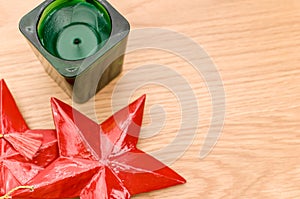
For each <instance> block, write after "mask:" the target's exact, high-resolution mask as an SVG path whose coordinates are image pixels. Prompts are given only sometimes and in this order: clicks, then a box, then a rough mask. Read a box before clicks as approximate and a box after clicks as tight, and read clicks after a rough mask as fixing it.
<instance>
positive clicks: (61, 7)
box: [19, 0, 130, 103]
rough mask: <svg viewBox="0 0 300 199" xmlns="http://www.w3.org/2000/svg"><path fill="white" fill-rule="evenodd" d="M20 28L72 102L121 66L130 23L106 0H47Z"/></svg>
mask: <svg viewBox="0 0 300 199" xmlns="http://www.w3.org/2000/svg"><path fill="white" fill-rule="evenodd" d="M19 27H20V31H21V32H22V33H23V34H24V36H25V37H26V38H27V40H28V41H29V44H30V45H31V47H32V49H33V51H34V53H35V54H36V56H37V57H38V58H39V60H40V61H41V63H42V64H43V66H44V68H45V70H46V72H47V73H48V74H49V75H50V76H51V77H52V78H53V79H54V80H55V81H56V82H57V83H58V84H59V85H60V86H61V87H62V88H63V90H65V91H66V92H67V93H68V94H69V96H72V97H73V99H74V101H76V102H79V103H83V102H86V101H87V100H89V99H90V98H91V97H92V96H94V95H95V94H96V93H97V92H98V91H99V90H101V89H102V88H103V87H104V86H105V85H107V84H108V83H109V82H110V81H111V80H112V79H114V78H115V77H116V76H117V75H118V74H119V73H120V72H121V71H122V66H123V60H124V54H125V50H126V44H127V38H128V34H129V31H130V26H129V23H128V21H127V20H126V19H125V18H124V17H123V16H122V15H121V14H120V13H119V12H118V11H116V10H115V9H114V8H113V7H112V6H111V5H110V4H109V3H108V2H107V1H105V0H46V1H44V2H43V3H42V4H40V5H39V6H38V7H36V8H35V9H33V10H32V11H31V12H29V13H28V14H27V15H25V16H24V17H23V18H22V19H21V21H20V24H19Z"/></svg>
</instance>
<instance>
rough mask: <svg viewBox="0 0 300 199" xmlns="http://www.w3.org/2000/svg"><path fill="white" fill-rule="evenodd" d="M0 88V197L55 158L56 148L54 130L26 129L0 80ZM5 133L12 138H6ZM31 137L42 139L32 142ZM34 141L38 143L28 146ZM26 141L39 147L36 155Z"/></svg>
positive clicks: (13, 102)
mask: <svg viewBox="0 0 300 199" xmlns="http://www.w3.org/2000/svg"><path fill="white" fill-rule="evenodd" d="M0 90H1V91H0V92H1V93H0V174H1V175H0V196H1V195H4V194H6V193H7V192H9V191H10V190H12V189H13V188H16V187H17V186H20V185H23V184H25V183H26V182H28V181H29V180H30V179H32V178H33V177H34V176H35V175H36V174H37V173H38V172H39V171H41V170H42V169H43V168H44V167H46V166H48V165H49V164H50V163H51V162H52V161H53V160H54V159H56V158H57V156H58V148H57V140H56V132H55V131H54V130H30V129H29V128H28V126H27V124H26V123H25V121H24V119H23V117H22V115H21V113H20V111H19V109H18V107H17V105H16V103H15V101H14V99H13V97H12V95H11V93H10V91H9V90H8V88H7V85H6V83H5V82H4V80H1V81H0ZM9 136H12V137H11V138H9ZM35 138H38V139H40V138H41V139H42V140H37V142H35V140H34V139H35ZM12 142H13V144H12ZM25 142H28V143H25ZM35 143H40V144H41V145H40V144H38V145H37V146H30V145H31V144H35ZM26 144H27V145H28V144H29V148H31V147H33V148H34V149H39V151H38V152H37V154H33V153H31V152H32V151H30V150H28V148H26V147H25V146H26ZM36 147H37V148H36ZM34 153H35V152H34ZM28 158H31V159H28Z"/></svg>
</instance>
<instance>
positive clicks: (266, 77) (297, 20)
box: [0, 0, 300, 199]
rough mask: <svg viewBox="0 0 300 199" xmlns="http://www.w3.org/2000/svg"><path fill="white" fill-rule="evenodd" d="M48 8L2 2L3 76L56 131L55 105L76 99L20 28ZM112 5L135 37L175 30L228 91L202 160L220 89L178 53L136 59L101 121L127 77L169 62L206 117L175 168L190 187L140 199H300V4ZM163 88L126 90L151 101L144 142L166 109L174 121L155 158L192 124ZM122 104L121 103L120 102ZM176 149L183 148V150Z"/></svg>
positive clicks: (29, 113) (141, 54) (105, 102)
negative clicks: (205, 58)
mask: <svg viewBox="0 0 300 199" xmlns="http://www.w3.org/2000/svg"><path fill="white" fill-rule="evenodd" d="M41 2H42V1H41V0H26V1H20V0H18V1H4V0H1V3H0V16H1V17H0V36H1V37H0V42H1V49H0V65H1V67H0V78H5V80H6V82H7V84H8V86H9V88H10V90H11V92H12V93H13V96H14V97H15V100H16V101H17V104H18V106H19V108H20V110H21V112H22V114H23V116H24V118H25V119H26V121H27V122H28V125H29V126H30V127H31V128H33V129H37V128H53V127H54V125H53V122H52V119H51V110H50V103H49V99H50V97H52V96H55V97H56V98H59V99H61V100H63V101H65V102H67V103H69V104H72V102H71V99H70V97H69V96H68V95H66V93H65V92H64V91H63V90H62V89H61V88H60V87H59V86H58V85H57V84H56V83H55V82H54V81H53V80H52V79H51V78H50V77H49V76H48V75H47V74H46V73H45V72H44V69H43V67H42V66H41V64H40V62H39V61H38V60H37V58H36V57H35V55H34V54H33V51H32V50H31V49H30V47H29V45H28V44H27V42H26V39H25V38H24V37H23V36H22V35H21V33H20V32H19V30H18V23H19V20H20V19H21V17H22V16H23V15H25V14H26V13H27V12H29V11H30V10H31V9H33V8H34V7H35V6H37V5H38V4H39V3H41ZM110 2H111V3H112V4H113V5H114V6H115V7H116V8H117V9H118V10H119V11H120V12H121V13H122V14H123V15H124V16H125V17H126V18H127V19H128V20H129V22H130V24H131V28H132V29H133V30H134V29H137V28H147V27H158V28H165V29H169V30H173V31H176V32H179V33H182V34H184V35H185V36H186V37H188V38H191V39H192V40H194V41H195V42H196V43H197V44H198V45H200V46H202V48H203V49H204V50H205V51H206V52H207V53H208V54H209V56H210V58H211V59H212V60H213V61H214V63H215V66H216V68H217V70H218V72H219V74H220V76H221V78H222V81H223V84H224V90H225V93H226V98H225V99H226V118H225V121H224V128H223V131H222V134H221V136H220V139H219V140H218V142H217V144H216V145H215V147H214V148H213V150H212V151H211V153H209V154H208V155H207V156H206V157H205V158H200V156H199V154H200V150H201V148H202V146H203V144H204V143H205V137H206V135H207V133H208V129H209V126H210V121H211V117H212V106H213V104H212V100H211V96H210V93H209V89H211V88H207V86H206V85H207V84H206V83H207V82H205V80H204V79H203V78H201V75H200V74H197V73H195V71H194V70H193V68H192V67H190V66H189V64H188V63H187V61H186V60H183V59H181V58H180V57H179V56H177V55H174V54H172V53H171V52H166V51H160V50H157V49H156V50H155V49H154V50H153V49H152V50H151V49H148V50H147V49H144V50H139V51H137V52H132V53H130V54H128V55H127V56H126V59H125V64H124V71H123V72H122V74H121V75H120V76H119V77H118V78H117V79H115V80H114V81H113V82H111V83H110V84H109V85H108V86H107V87H105V88H104V89H103V90H102V91H101V92H100V93H98V94H97V96H96V98H95V106H94V107H95V110H96V113H97V119H98V121H103V120H104V119H105V118H107V117H108V116H109V115H111V114H112V112H113V111H116V109H115V107H113V108H112V94H113V92H114V89H115V88H116V87H117V86H120V85H119V84H121V83H122V81H121V80H122V78H123V77H124V76H125V75H126V74H127V73H129V72H130V71H131V70H133V69H135V68H137V67H140V66H142V65H144V64H162V65H165V66H167V67H169V68H171V69H173V70H174V71H176V72H177V73H178V74H180V76H181V77H184V78H185V79H186V80H187V82H188V84H189V85H190V87H191V89H192V91H193V92H194V94H195V96H196V100H197V104H198V109H197V110H196V111H197V112H198V113H199V121H198V126H197V129H196V133H195V137H194V139H193V140H192V142H191V145H190V146H189V147H188V149H187V150H186V151H185V153H184V154H183V155H182V156H180V157H178V158H176V161H175V162H174V163H172V164H171V165H170V166H171V167H172V168H173V169H174V170H176V171H177V172H178V173H180V174H181V175H182V176H184V177H185V178H186V179H187V183H186V184H185V185H182V186H176V187H172V188H168V189H164V190H159V191H155V192H151V193H146V194H141V195H138V196H135V197H134V198H141V199H142V198H157V199H158V198H167V197H169V198H172V199H175V198H178V199H179V198H180V199H182V198H185V199H187V198H191V199H192V198H264V199H265V198H272V199H274V198H299V197H300V189H299V187H300V158H299V155H300V154H299V153H300V122H299V116H300V86H299V84H300V81H299V80H300V79H299V78H300V66H299V64H300V56H299V52H300V1H296V0H285V1H283V0H261V1H258V0H256V1H253V0H234V1H217V0H189V1H185V2H182V4H181V3H180V2H175V1H174V0H163V1H149V0H131V1H117V0H110ZM191 53H193V52H191ZM149 75H157V78H158V79H157V82H159V80H160V79H159V78H162V79H166V78H169V77H167V76H163V75H159V71H158V73H157V74H155V73H154V74H149ZM130 81H132V82H135V80H134V79H130ZM157 82H149V84H148V85H144V86H143V85H140V87H139V88H138V89H137V90H135V91H134V90H130V88H128V87H126V83H125V87H124V89H123V91H122V92H124V93H126V94H127V95H128V96H131V97H128V99H126V100H127V101H130V100H133V99H134V98H136V97H138V96H139V95H141V94H143V93H146V94H147V95H148V97H147V102H146V103H147V106H146V111H145V119H144V128H143V129H142V134H143V133H145V130H146V129H149V128H147V126H149V125H150V126H151V121H154V122H157V121H159V117H160V116H161V115H160V113H156V112H155V111H154V112H150V110H152V108H153V107H157V106H156V105H160V107H162V108H164V112H165V114H166V117H165V121H164V122H163V123H161V124H162V125H163V126H162V127H161V129H160V130H159V131H158V132H157V133H156V134H153V135H151V136H149V137H148V138H144V139H141V140H140V142H139V147H140V148H141V149H143V150H144V151H147V152H149V153H153V152H156V151H158V150H160V149H163V148H165V147H166V146H167V145H168V144H169V143H171V142H172V140H173V139H174V138H175V137H176V135H177V132H178V129H179V128H180V126H181V125H182V124H181V119H182V118H181V116H182V115H181V112H182V109H186V108H187V107H181V106H180V100H178V99H177V98H176V94H177V93H176V92H175V93H174V92H172V91H170V90H168V88H167V87H165V86H164V85H159V84H158V83H157ZM127 83H128V82H127ZM135 83H136V84H139V82H135ZM121 86H122V85H121ZM123 86H124V85H123ZM175 86H176V83H175ZM177 86H178V85H177ZM179 89H180V87H179ZM178 92H180V91H178ZM118 100H120V99H114V101H115V103H116V104H118V102H119V101H118ZM187 102H189V101H187ZM120 103H121V102H120ZM190 103H192V102H190ZM217 103H218V100H217ZM187 104H188V103H187ZM155 110H156V109H155ZM189 111H192V110H189V109H187V113H189ZM157 118H158V119H157ZM191 119H193V118H191ZM183 130H184V131H186V132H187V133H188V132H189V131H190V127H189V126H188V125H187V126H184V125H183ZM173 148H174V149H175V150H177V149H178V150H182V149H181V147H180V146H178V147H177V148H176V146H175V147H173ZM175 152H176V151H174V153H175ZM171 153H172V152H170V154H163V155H165V156H171V155H172V154H171Z"/></svg>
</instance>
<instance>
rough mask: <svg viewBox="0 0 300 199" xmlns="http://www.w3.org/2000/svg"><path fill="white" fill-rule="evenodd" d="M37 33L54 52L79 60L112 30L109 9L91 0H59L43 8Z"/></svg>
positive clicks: (100, 45)
mask: <svg viewBox="0 0 300 199" xmlns="http://www.w3.org/2000/svg"><path fill="white" fill-rule="evenodd" d="M37 29H38V37H39V39H40V42H41V43H42V45H43V46H44V47H45V48H46V49H47V50H48V51H49V52H50V53H51V54H52V55H54V56H56V57H59V58H61V59H65V60H80V59H84V58H86V57H88V56H91V55H93V54H94V53H95V52H97V51H98V50H99V49H100V48H101V47H102V46H103V45H104V44H105V43H106V41H107V40H108V38H109V36H110V34H111V30H112V28H111V19H110V16H109V14H108V13H107V11H106V9H105V8H104V7H103V6H102V5H101V4H99V3H98V2H97V1H92V0H90V1H89V0H87V1H85V0H71V1H70V0H56V1H54V2H53V3H51V4H50V5H48V6H47V8H46V9H45V10H44V12H43V13H42V15H41V18H40V20H39V23H38V27H37Z"/></svg>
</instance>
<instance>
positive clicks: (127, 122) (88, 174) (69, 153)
mask: <svg viewBox="0 0 300 199" xmlns="http://www.w3.org/2000/svg"><path fill="white" fill-rule="evenodd" d="M51 103H52V111H53V117H54V123H55V126H56V129H57V134H58V145H59V149H60V157H59V158H58V159H57V160H56V161H55V162H54V163H52V164H51V165H50V166H49V167H47V168H46V169H45V170H44V171H42V172H41V173H40V174H39V175H37V176H36V177H35V178H34V179H33V180H31V181H30V182H29V183H28V184H29V185H33V186H34V188H35V189H34V191H33V192H29V191H27V190H24V191H21V192H19V193H18V194H17V195H15V196H16V198H41V196H42V197H43V198H52V199H53V198H57V199H58V198H72V197H77V196H80V198H81V199H128V198H130V196H131V195H133V194H138V193H143V192H148V191H152V190H157V189H161V188H165V187H169V186H173V185H177V184H183V183H185V182H186V181H185V180H184V179H183V178H182V177H181V176H179V175H178V174H177V173H175V172H174V171H173V170H171V169H170V168H169V167H167V166H166V165H164V164H163V163H161V162H159V161H158V160H156V159H154V158H153V157H151V156H150V155H148V154H146V153H145V152H143V151H141V150H139V149H137V148H136V145H137V142H138V137H139V133H140V128H141V125H142V118H143V109H144V103H145V96H142V97H141V98H139V99H138V100H136V101H135V102H133V103H132V104H130V105H129V106H128V107H126V108H124V109H122V110H120V111H119V112H117V113H116V114H114V115H113V116H111V117H110V118H109V119H107V120H106V121H105V122H103V123H102V124H101V125H98V124H97V123H95V122H93V121H92V120H90V119H89V118H87V117H86V116H84V115H82V114H81V113H79V112H78V111H76V110H75V109H72V107H70V106H69V105H67V104H65V103H63V102H61V101H59V100H57V99H54V98H53V99H52V101H51Z"/></svg>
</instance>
